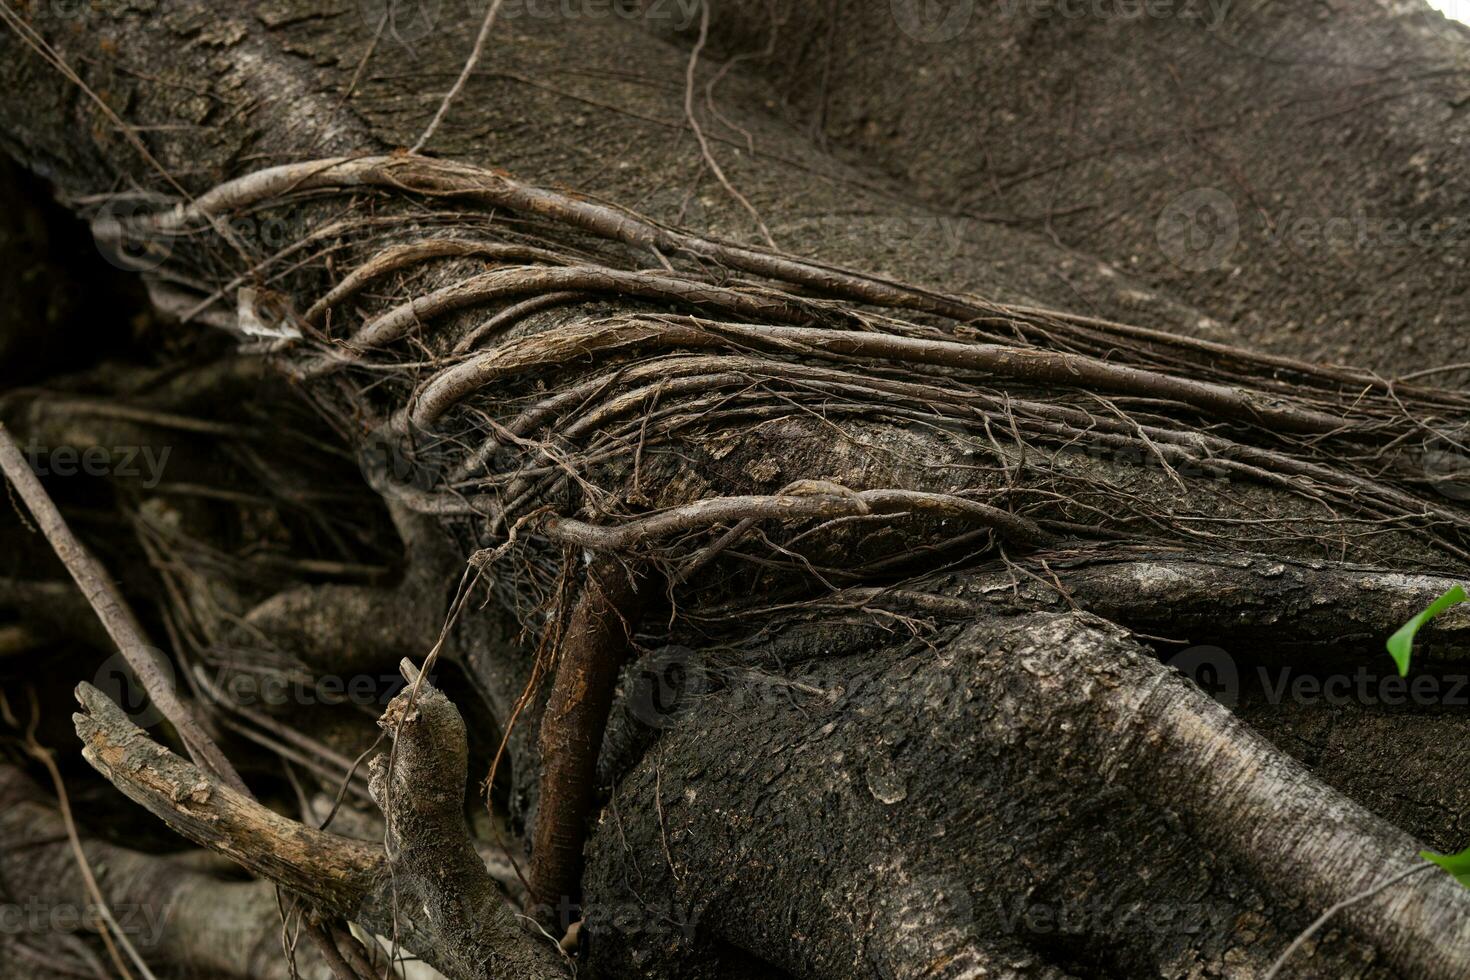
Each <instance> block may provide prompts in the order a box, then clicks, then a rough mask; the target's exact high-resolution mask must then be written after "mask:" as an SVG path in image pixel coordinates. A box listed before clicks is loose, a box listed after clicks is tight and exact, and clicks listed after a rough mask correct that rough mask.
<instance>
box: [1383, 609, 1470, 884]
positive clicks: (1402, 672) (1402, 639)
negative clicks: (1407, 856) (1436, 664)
mask: <svg viewBox="0 0 1470 980" xmlns="http://www.w3.org/2000/svg"><path fill="white" fill-rule="evenodd" d="M1466 598H1467V597H1466V595H1465V590H1464V588H1462V587H1461V586H1458V585H1457V586H1455V587H1454V588H1452V589H1450V590H1449V591H1448V592H1446V593H1445V594H1444V595H1442V596H1440V597H1439V598H1438V599H1435V600H1434V601H1433V602H1432V603H1430V604H1429V608H1428V609H1426V610H1424V611H1423V612H1421V613H1420V614H1419V615H1417V616H1415V617H1414V618H1413V619H1411V620H1409V621H1408V622H1407V623H1405V624H1404V625H1402V626H1400V627H1399V628H1398V632H1396V633H1394V635H1393V636H1390V637H1389V638H1388V652H1389V654H1390V655H1391V656H1392V657H1393V662H1394V663H1396V664H1398V665H1399V676H1400V677H1406V676H1408V673H1409V657H1410V656H1412V655H1413V653H1414V635H1415V634H1416V633H1418V632H1419V629H1420V627H1422V626H1423V625H1424V624H1425V623H1427V622H1429V621H1430V620H1431V619H1433V618H1434V617H1436V616H1438V615H1439V614H1440V613H1442V612H1444V611H1445V610H1446V609H1448V608H1450V607H1451V606H1453V605H1456V604H1458V603H1461V602H1464V601H1465V599H1466ZM1466 868H1467V870H1470V858H1467V859H1466Z"/></svg>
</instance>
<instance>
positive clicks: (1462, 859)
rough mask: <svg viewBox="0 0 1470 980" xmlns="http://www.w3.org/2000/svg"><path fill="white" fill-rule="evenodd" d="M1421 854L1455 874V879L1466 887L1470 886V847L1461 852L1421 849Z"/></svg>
mask: <svg viewBox="0 0 1470 980" xmlns="http://www.w3.org/2000/svg"><path fill="white" fill-rule="evenodd" d="M1419 856H1420V857H1422V858H1423V859H1424V860H1426V861H1433V862H1434V863H1435V864H1437V865H1439V866H1440V867H1441V868H1444V869H1445V870H1446V871H1448V872H1449V873H1450V874H1452V875H1454V876H1455V880H1456V881H1458V882H1459V883H1460V884H1462V885H1464V886H1465V887H1466V888H1470V847H1467V848H1465V849H1464V850H1463V851H1461V852H1460V853H1459V854H1435V853H1434V852H1433V851H1420V852H1419Z"/></svg>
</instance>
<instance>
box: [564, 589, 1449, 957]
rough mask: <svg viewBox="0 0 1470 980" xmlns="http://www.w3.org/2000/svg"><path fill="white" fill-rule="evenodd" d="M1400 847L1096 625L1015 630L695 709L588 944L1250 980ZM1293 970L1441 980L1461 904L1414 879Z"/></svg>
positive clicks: (634, 827)
mask: <svg viewBox="0 0 1470 980" xmlns="http://www.w3.org/2000/svg"><path fill="white" fill-rule="evenodd" d="M828 677H829V678H830V680H828V681H826V682H824V681H823V680H822V678H828ZM1418 849H1419V845H1418V844H1417V843H1416V842H1415V841H1413V840H1412V839H1411V838H1409V837H1408V836H1406V835H1405V834H1403V833H1402V832H1400V831H1398V830H1396V829H1395V828H1393V827H1391V826H1389V825H1388V824H1386V823H1385V822H1384V821H1382V820H1380V819H1378V818H1377V817H1374V816H1373V815H1371V814H1369V813H1368V812H1366V811H1364V810H1363V809H1362V808H1361V807H1358V806H1356V805H1355V804H1353V803H1351V802H1350V801H1348V800H1347V799H1345V798H1343V797H1342V796H1340V795H1338V794H1337V793H1335V792H1334V791H1332V790H1329V789H1327V788H1326V787H1324V786H1323V785H1322V784H1320V783H1319V782H1317V781H1316V780H1315V779H1313V778H1312V777H1311V776H1310V775H1309V774H1308V773H1307V772H1306V771H1305V770H1304V769H1303V767H1302V766H1301V765H1299V764H1298V763H1296V762H1295V761H1293V760H1292V759H1290V758H1288V757H1287V756H1285V755H1284V754H1283V753H1281V752H1280V751H1279V750H1277V749H1275V748H1274V747H1272V746H1271V745H1269V744H1267V743H1266V742H1264V741H1263V740H1262V739H1261V738H1259V737H1258V736H1257V735H1255V734H1254V733H1252V732H1251V731H1250V730H1249V729H1248V728H1247V727H1246V726H1244V725H1243V724H1241V723H1240V722H1238V721H1237V720H1235V719H1234V718H1233V717H1232V716H1231V715H1230V714H1229V713H1228V711H1226V710H1225V709H1224V708H1222V707H1221V706H1220V705H1218V704H1216V703H1215V702H1213V701H1211V700H1210V699H1209V698H1207V697H1206V696H1204V695H1203V694H1202V693H1201V692H1200V691H1199V690H1198V689H1197V688H1195V687H1194V686H1193V685H1192V684H1190V683H1189V682H1187V681H1185V680H1183V679H1182V678H1180V677H1179V676H1178V675H1177V674H1176V673H1174V672H1172V671H1171V670H1169V669H1168V668H1165V667H1163V666H1161V665H1160V664H1158V662H1157V661H1155V660H1154V659H1152V658H1151V657H1149V656H1147V655H1146V654H1145V653H1144V652H1143V651H1142V650H1141V649H1139V648H1137V647H1136V646H1134V645H1133V644H1132V643H1130V642H1128V641H1127V640H1126V639H1125V638H1124V636H1123V634H1121V633H1119V632H1118V631H1117V630H1116V628H1114V627H1110V626H1108V625H1106V624H1104V623H1102V622H1101V621H1099V620H1096V619H1093V618H1091V617H1088V616H1085V615H1079V614H1062V615H1053V614H1040V615H1029V616H1023V617H1019V618H1016V619H1010V620H1002V621H992V622H984V623H981V624H980V625H976V626H974V627H972V628H970V629H968V630H966V631H965V632H963V633H962V634H960V635H959V636H958V637H957V638H956V639H954V640H953V641H952V642H950V643H947V644H945V645H942V646H940V647H939V648H938V649H937V650H935V649H929V648H926V647H924V646H922V645H918V644H915V645H913V646H912V648H909V649H897V648H890V649H888V650H886V651H881V652H879V653H878V654H865V655H862V656H859V657H854V658H842V659H839V660H837V661H833V662H826V663H821V662H819V663H815V664H810V665H809V666H808V670H807V673H806V674H805V675H804V676H803V684H802V685H801V686H800V687H796V688H792V689H790V690H783V691H776V692H774V693H773V692H772V685H771V683H770V682H769V680H767V679H761V680H757V679H756V678H754V677H752V679H751V680H750V681H746V682H742V681H741V679H740V678H739V676H738V675H737V676H736V677H734V678H732V679H731V681H730V683H729V684H728V686H727V687H726V688H725V689H724V690H722V691H720V692H718V693H713V694H710V695H708V696H707V699H705V700H703V701H701V702H699V703H697V704H696V705H695V706H694V707H693V709H692V710H690V711H688V712H687V713H686V714H685V715H684V716H683V717H681V718H680V719H679V720H678V721H677V722H676V723H675V724H674V725H673V726H672V727H670V728H668V729H667V730H666V731H665V733H664V735H663V739H662V742H661V744H660V745H659V746H658V747H657V749H656V750H654V751H653V752H651V753H650V754H649V755H648V756H647V757H645V759H644V760H643V761H642V762H641V763H640V764H639V765H638V766H637V768H636V769H635V770H634V771H633V773H632V774H631V775H630V776H628V777H627V778H626V779H625V780H624V781H623V783H622V784H621V786H620V787H619V789H618V791H617V795H616V798H615V800H614V802H613V804H612V805H611V806H610V807H609V808H608V810H607V811H606V812H605V813H604V815H603V819H602V822H601V825H600V827H599V829H598V832H597V835H596V837H595V838H594V840H593V842H592V845H591V851H590V853H591V864H590V867H589V878H588V906H587V911H586V915H587V923H586V926H585V928H584V936H586V938H587V941H588V944H589V947H590V951H591V954H592V957H593V961H594V962H595V963H597V964H598V966H599V968H601V969H605V970H607V971H609V973H611V974H613V975H619V974H620V973H621V974H622V975H632V974H633V973H635V972H636V973H637V975H640V976H669V977H674V976H680V975H681V974H680V966H679V964H680V963H681V962H682V957H683V956H684V955H687V954H688V953H689V951H690V950H691V949H692V948H695V947H696V946H697V944H698V943H703V942H708V941H710V940H713V939H718V940H720V941H723V942H727V943H731V944H733V945H735V946H738V947H740V948H742V949H745V950H747V951H749V952H751V953H752V954H755V955H759V956H761V957H763V958H766V959H768V960H769V961H770V962H772V963H774V964H776V965H778V966H780V967H781V968H782V969H785V970H788V971H790V972H791V973H793V974H795V975H799V976H815V977H824V978H849V977H852V978H855V977H866V976H871V975H872V971H876V972H877V973H878V974H879V975H882V976H893V977H959V976H977V975H981V974H980V973H979V972H977V971H979V970H980V969H981V968H982V967H984V968H987V969H989V968H993V969H997V970H999V971H1000V972H1002V973H1007V974H1008V973H1009V971H1015V973H1016V975H1047V974H1048V973H1049V971H1052V970H1054V969H1056V968H1061V969H1064V970H1067V969H1072V968H1073V967H1071V964H1077V965H1079V967H1080V965H1081V964H1087V965H1086V966H1085V967H1081V968H1080V970H1079V972H1081V973H1082V975H1085V976H1086V975H1102V974H1104V973H1110V974H1116V975H1126V976H1151V975H1160V974H1162V975H1167V976H1179V975H1200V974H1203V975H1211V974H1218V975H1226V976H1253V975H1257V974H1258V973H1259V972H1261V971H1262V970H1264V968H1265V966H1266V965H1267V964H1269V963H1270V962H1271V961H1272V959H1274V957H1275V956H1276V955H1277V954H1278V953H1279V952H1281V950H1282V949H1284V948H1285V946H1286V945H1287V944H1288V943H1289V942H1290V940H1291V939H1292V937H1293V936H1294V935H1295V933H1296V931H1297V930H1298V929H1300V928H1301V927H1302V926H1304V925H1305V924H1306V923H1307V922H1308V921H1309V920H1310V919H1312V918H1313V917H1315V916H1316V915H1317V914H1318V913H1319V912H1321V911H1322V910H1323V909H1325V908H1327V907H1328V906H1330V905H1332V904H1333V903H1334V902H1337V901H1339V900H1341V899H1343V898H1345V897H1347V896H1350V895H1353V894H1355V893H1357V892H1359V891H1362V890H1363V889H1365V888H1367V887H1368V886H1370V885H1372V884H1374V883H1376V882H1379V881H1382V880H1385V879H1386V878H1388V877H1389V876H1391V875H1393V874H1396V873H1398V872H1400V871H1402V870H1404V869H1406V868H1409V867H1412V866H1414V865H1415V863H1416V862H1417V861H1418V860H1419V859H1418V857H1417V851H1418ZM640 910H642V911H640ZM650 934H651V935H653V936H656V937H657V938H658V939H660V940H661V941H660V942H658V943H650V941H649V935H650ZM650 947H653V948H657V949H659V950H660V957H662V959H660V961H659V962H660V963H661V964H662V965H661V966H658V967H653V966H650V965H649V964H646V963H642V964H639V965H638V966H636V967H635V966H634V965H633V964H630V963H628V962H627V961H625V960H624V959H622V957H624V956H625V955H626V951H628V950H634V949H637V950H647V949H649V948H650ZM1370 951H1373V952H1370ZM1298 956H1299V957H1300V958H1301V962H1300V963H1299V964H1298V968H1300V967H1302V966H1305V967H1307V969H1308V974H1305V975H1313V976H1339V977H1358V976H1384V977H1387V976H1413V977H1416V978H1426V980H1433V978H1446V980H1448V978H1452V977H1459V976H1463V975H1464V974H1465V972H1466V971H1467V970H1470V896H1467V895H1466V894H1465V892H1464V891H1463V889H1461V888H1460V887H1459V886H1458V885H1457V884H1456V883H1455V882H1454V881H1453V880H1451V879H1450V878H1449V877H1448V876H1446V875H1443V874H1440V873H1437V872H1431V873H1429V874H1422V875H1416V876H1414V877H1413V878H1411V879H1409V880H1407V881H1405V882H1403V883H1402V884H1400V885H1397V886H1395V887H1394V888H1391V889H1388V890H1386V891H1384V892H1383V893H1381V894H1379V895H1377V896H1375V897H1374V898H1372V899H1370V900H1368V901H1365V902H1363V903H1361V904H1359V905H1356V906H1354V907H1352V908H1350V909H1348V910H1346V911H1344V912H1342V913H1341V914H1340V916H1339V917H1338V918H1336V919H1334V920H1333V921H1332V923H1331V925H1330V926H1329V928H1328V929H1327V931H1326V932H1325V933H1324V935H1323V936H1321V937H1320V938H1319V941H1318V942H1317V943H1316V944H1315V946H1314V948H1313V949H1312V950H1311V951H1306V952H1302V953H1299V954H1298ZM1294 975H1304V974H1294Z"/></svg>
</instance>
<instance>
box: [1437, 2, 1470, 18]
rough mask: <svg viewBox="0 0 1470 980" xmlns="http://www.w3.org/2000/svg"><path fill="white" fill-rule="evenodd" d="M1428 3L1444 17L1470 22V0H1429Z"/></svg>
mask: <svg viewBox="0 0 1470 980" xmlns="http://www.w3.org/2000/svg"><path fill="white" fill-rule="evenodd" d="M1429 5H1430V6H1431V7H1433V8H1434V9H1435V10H1438V11H1440V12H1441V13H1443V14H1444V15H1445V16H1446V17H1452V18H1454V19H1455V20H1458V21H1460V22H1461V23H1465V24H1470V0H1429Z"/></svg>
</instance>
